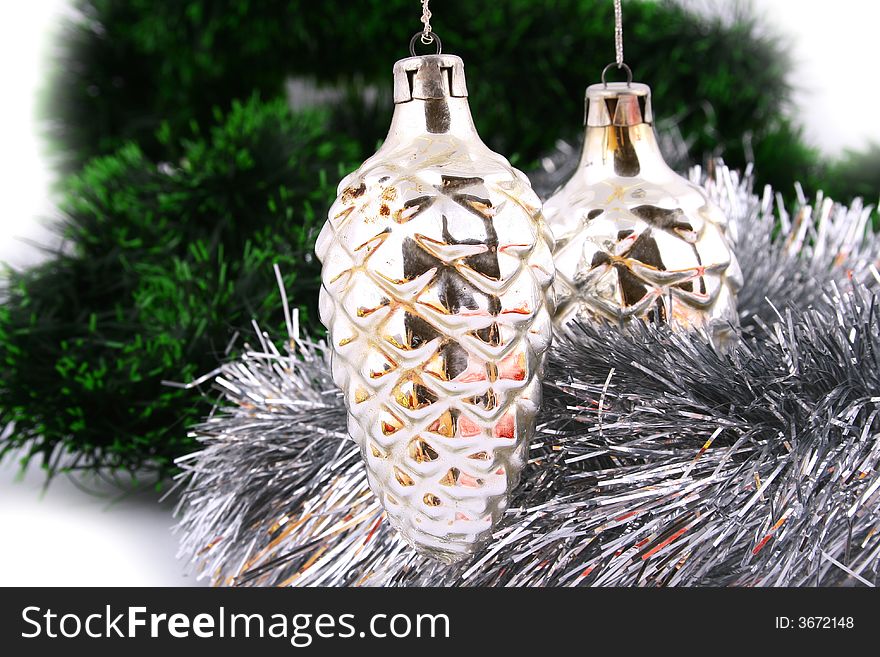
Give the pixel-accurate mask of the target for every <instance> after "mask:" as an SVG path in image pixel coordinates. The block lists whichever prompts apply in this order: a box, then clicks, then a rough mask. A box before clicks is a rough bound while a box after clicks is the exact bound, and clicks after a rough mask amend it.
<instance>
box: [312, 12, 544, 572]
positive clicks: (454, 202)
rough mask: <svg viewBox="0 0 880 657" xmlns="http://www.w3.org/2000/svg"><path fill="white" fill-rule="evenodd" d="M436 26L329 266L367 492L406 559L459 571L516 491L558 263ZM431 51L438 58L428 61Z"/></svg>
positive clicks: (327, 309)
mask: <svg viewBox="0 0 880 657" xmlns="http://www.w3.org/2000/svg"><path fill="white" fill-rule="evenodd" d="M425 5H427V3H424V5H423V6H425ZM429 25H430V24H429V23H428V22H427V21H426V28H427V31H426V32H422V33H418V34H416V35H415V36H414V37H413V39H412V42H411V44H410V50H411V54H413V55H414V56H412V57H409V58H407V59H403V60H400V61H398V62H397V63H396V64H395V65H394V101H395V106H394V115H393V118H392V122H391V127H390V129H389V133H388V137H387V139H386V140H385V142H384V144H383V145H382V147H381V148H380V149H379V151H378V152H377V153H376V154H375V155H373V156H372V157H370V158H369V159H368V160H367V161H366V162H364V163H363V164H362V165H361V167H360V168H359V169H358V170H357V171H355V172H354V173H352V174H350V175H349V176H347V177H346V178H345V179H344V180H343V181H342V182H341V183H340V185H339V196H338V198H337V200H336V202H335V203H334V205H333V206H332V208H331V209H330V212H329V217H328V220H327V222H326V224H325V225H324V227H323V229H322V231H321V234H320V235H319V237H318V241H317V244H316V247H315V250H316V252H317V255H318V258H319V259H320V260H321V263H322V288H321V294H320V314H321V321H322V322H323V323H324V324H325V326H326V327H327V329H328V332H329V342H330V346H331V349H332V373H333V379H334V382H335V383H336V384H337V385H338V386H339V387H340V388H341V389H342V391H343V394H344V399H345V403H346V408H347V411H348V431H349V434H350V435H351V437H352V438H353V439H354V441H355V442H356V443H357V444H358V446H359V448H360V452H361V456H362V458H363V460H364V463H365V466H366V471H367V476H368V480H369V484H370V488H371V489H372V491H373V493H374V494H375V495H376V497H377V498H378V499H379V501H380V502H381V504H382V506H383V508H384V509H385V511H386V515H387V518H388V520H389V521H390V523H391V524H392V525H393V526H394V527H395V528H396V529H397V530H398V531H399V533H400V534H401V535H402V536H403V537H404V538H405V539H406V541H407V542H408V543H409V544H410V545H412V546H413V547H414V548H416V549H417V550H418V551H420V552H422V553H424V554H427V555H429V556H431V557H434V558H436V559H439V560H441V561H445V562H449V563H451V562H455V561H459V560H461V559H464V558H466V557H467V556H468V555H470V554H472V553H473V552H475V551H476V550H477V549H478V548H479V546H480V545H481V543H483V542H484V541H486V540H487V539H489V538H490V536H491V533H492V529H493V527H494V526H495V525H496V523H497V522H498V521H499V520H500V518H501V516H502V515H503V514H504V511H505V510H506V508H507V504H508V499H509V496H510V493H511V491H512V490H513V488H514V487H515V486H516V485H517V483H518V480H519V474H520V470H521V469H522V466H523V464H524V462H525V459H526V452H527V449H528V442H529V440H530V438H531V436H532V435H533V433H534V428H535V415H536V413H537V410H538V407H539V405H540V401H541V385H540V379H541V373H542V368H543V362H544V355H545V352H546V351H547V348H548V346H549V344H550V340H551V336H552V313H553V303H552V297H551V296H550V295H551V291H550V288H551V285H552V280H553V260H552V255H551V249H552V237H551V236H550V232H549V230H548V229H547V228H546V226H545V224H544V222H543V218H542V215H541V210H540V208H541V204H540V201H539V200H538V198H537V196H536V195H535V193H534V192H533V191H532V189H531V186H530V185H529V181H528V179H527V178H526V176H525V175H524V174H523V173H521V172H520V171H518V170H516V169H514V168H513V167H511V166H510V163H509V162H508V161H507V160H506V159H505V158H504V157H502V156H501V155H499V154H497V153H494V152H493V151H491V150H490V149H489V148H488V147H487V146H486V145H485V144H484V143H483V142H482V140H481V139H480V137H479V135H478V134H477V131H476V128H475V127H474V124H473V120H472V118H471V113H470V108H469V106H468V101H467V87H466V84H465V77H464V65H463V63H462V61H461V59H459V58H458V57H455V56H453V55H446V54H441V53H440V50H441V47H440V41H439V38H438V37H437V36H436V33H434V32H432V31H430V28H429ZM420 37H421V41H422V42H423V43H427V44H430V43H434V45H435V47H436V50H437V53H436V54H432V55H424V56H415V45H416V42H417V40H418V39H419V38H420Z"/></svg>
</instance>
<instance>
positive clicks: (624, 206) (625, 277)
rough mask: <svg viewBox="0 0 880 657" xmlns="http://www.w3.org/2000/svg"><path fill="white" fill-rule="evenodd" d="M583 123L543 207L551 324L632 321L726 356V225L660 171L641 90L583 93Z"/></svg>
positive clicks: (625, 87)
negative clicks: (663, 328)
mask: <svg viewBox="0 0 880 657" xmlns="http://www.w3.org/2000/svg"><path fill="white" fill-rule="evenodd" d="M585 123H586V126H587V128H586V136H585V140H584V147H583V150H582V152H581V157H580V162H579V164H578V167H577V169H576V171H575V173H574V175H573V176H572V177H571V179H569V180H568V182H566V183H565V184H564V185H563V186H562V187H561V188H560V189H559V190H558V191H557V192H555V193H554V194H553V196H552V197H551V198H550V199H548V201H547V202H546V203H545V205H544V215H545V217H546V219H547V223H548V225H549V226H550V228H551V230H552V231H553V234H554V237H555V241H556V244H555V248H554V253H553V257H554V263H555V266H556V280H555V283H554V289H555V292H556V300H557V310H556V315H555V322H556V324H557V325H559V326H565V325H566V324H568V323H569V322H571V321H573V320H575V319H577V318H581V319H586V320H591V319H604V320H607V321H610V322H613V323H622V322H626V321H629V320H631V319H633V318H640V319H644V320H647V321H652V322H667V323H669V324H670V325H671V326H672V327H673V328H678V329H703V330H706V332H707V333H708V334H709V335H710V336H711V338H712V339H713V341H714V342H715V343H716V345H718V346H719V347H722V348H724V347H727V346H729V345H730V344H731V343H732V342H734V341H735V340H736V331H735V328H736V327H737V326H738V319H737V313H736V293H737V290H739V289H740V287H742V273H741V271H740V269H739V265H738V263H737V260H736V256H735V255H734V253H733V249H732V247H731V244H730V242H729V240H728V236H727V218H726V217H725V215H724V213H723V212H722V211H721V210H720V209H719V208H718V207H717V206H715V205H714V204H713V203H712V202H711V201H710V200H709V199H708V197H707V195H706V193H705V192H704V191H703V190H702V189H701V188H700V187H698V186H697V185H695V184H693V183H691V182H690V181H688V180H687V179H685V178H683V177H681V176H679V175H678V174H677V173H675V172H674V171H673V170H672V169H671V168H670V167H669V166H668V165H667V164H666V162H665V161H664V159H663V156H662V155H661V153H660V149H659V146H658V144H657V139H656V135H655V134H654V127H653V114H652V108H651V95H650V89H649V87H648V86H647V85H644V84H638V83H625V82H620V83H608V84H596V85H592V86H590V87H589V88H588V89H587V94H586V111H585Z"/></svg>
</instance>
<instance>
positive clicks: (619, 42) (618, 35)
mask: <svg viewBox="0 0 880 657" xmlns="http://www.w3.org/2000/svg"><path fill="white" fill-rule="evenodd" d="M620 2H621V0H614V54H615V55H616V57H617V60H616V61H617V68H623V10H622V9H621V7H620ZM424 4H425V9H426V10H427V7H428V2H427V0H425V3H424ZM428 16H429V17H430V16H431V14H430V12H429V13H428ZM422 20H424V18H423V19H422ZM428 31H429V32H430V31H431V28H430V26H429V27H428ZM423 38H424V37H423Z"/></svg>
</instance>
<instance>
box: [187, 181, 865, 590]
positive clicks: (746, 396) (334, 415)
mask: <svg viewBox="0 0 880 657" xmlns="http://www.w3.org/2000/svg"><path fill="white" fill-rule="evenodd" d="M691 175H692V176H693V177H694V178H695V179H697V180H702V183H703V184H704V185H705V186H706V188H707V189H708V190H709V192H710V194H711V195H712V197H713V199H714V200H715V201H716V202H717V203H718V204H719V205H721V206H722V208H723V209H725V210H726V211H727V213H728V214H729V216H730V217H731V218H732V220H733V224H734V227H735V234H736V236H737V253H738V256H739V259H740V262H741V265H742V269H743V271H744V273H745V287H744V289H743V291H742V293H741V295H740V301H739V307H740V313H741V318H742V323H743V337H742V340H741V341H740V344H739V346H738V347H737V348H736V349H735V350H734V351H733V352H732V353H730V354H727V355H724V354H720V353H718V352H716V351H715V350H714V349H713V348H712V346H711V345H710V344H709V342H708V341H707V340H706V339H705V338H703V337H701V336H700V335H698V334H694V335H684V334H676V333H672V332H670V331H668V330H665V329H664V328H662V327H659V328H658V327H654V326H646V325H642V324H637V325H633V326H631V327H630V328H629V329H628V330H626V331H620V330H619V329H616V328H611V327H604V326H595V325H579V326H576V327H575V328H574V329H573V330H572V331H571V332H570V333H569V334H567V335H565V336H560V337H559V339H557V341H556V344H555V346H554V350H553V353H552V354H551V357H550V361H549V363H548V368H547V372H546V382H545V386H544V387H545V391H544V395H545V407H544V410H543V415H542V421H541V424H540V427H539V433H538V436H537V438H536V440H535V441H534V442H533V444H532V446H531V459H530V462H529V465H528V467H527V468H526V471H525V472H524V475H523V481H522V483H521V485H520V487H519V489H518V490H517V491H516V493H515V495H514V498H513V500H512V502H511V506H510V509H509V511H508V513H507V515H506V517H505V519H504V521H503V522H502V523H501V525H500V526H499V529H498V531H497V532H496V534H495V536H494V540H493V541H491V542H490V543H489V544H488V545H487V546H486V547H485V548H484V549H483V550H482V551H481V552H479V553H478V554H476V555H475V556H474V557H473V558H472V559H471V560H470V561H466V562H463V563H461V564H458V565H455V566H452V567H450V566H447V565H444V564H440V563H437V562H434V561H431V560H430V559H427V558H425V557H421V556H419V555H417V554H415V553H414V552H413V551H412V550H411V549H410V548H409V547H407V546H406V544H405V543H403V541H401V540H400V539H399V538H398V537H397V536H396V535H395V534H394V532H393V531H392V530H391V529H390V527H389V525H388V523H387V522H386V521H385V520H384V518H383V515H382V511H381V509H380V507H379V505H378V503H377V502H376V500H375V499H374V498H373V496H372V493H371V492H370V490H369V487H368V485H367V482H366V476H365V473H364V468H363V465H362V464H361V460H360V456H359V454H358V450H357V448H356V447H355V445H354V443H353V442H352V441H351V440H349V439H348V436H347V434H346V429H345V426H346V424H345V409H344V406H343V403H342V399H341V396H340V395H339V393H338V392H337V390H336V388H335V386H334V385H333V382H332V380H331V378H330V374H329V367H328V362H327V351H326V348H325V346H324V345H323V344H322V343H314V342H310V341H308V340H305V339H300V338H299V337H298V335H297V334H298V331H297V328H296V326H295V317H291V316H290V314H289V313H288V311H287V308H285V309H284V312H285V316H286V317H288V318H290V321H289V324H288V332H289V334H290V339H289V341H288V342H287V344H285V345H284V346H283V347H282V348H280V349H279V348H278V347H276V346H275V344H274V343H273V341H272V340H271V337H270V336H269V335H267V334H266V333H264V332H261V331H260V330H259V328H257V327H255V328H256V333H257V336H258V338H257V339H258V342H257V343H256V344H253V345H251V346H248V347H247V349H246V351H245V353H244V355H243V356H241V357H240V358H239V359H238V360H235V361H233V362H229V363H227V364H224V365H222V366H221V367H220V368H219V369H218V370H217V372H214V373H212V374H211V375H210V376H208V377H205V378H204V379H203V381H207V380H209V379H213V381H214V384H215V386H216V387H217V388H218V389H219V390H220V391H221V401H220V402H219V404H218V406H217V408H216V409H215V412H214V414H213V415H212V416H211V417H209V418H208V419H207V420H206V421H205V422H204V423H203V424H202V425H201V426H199V427H198V428H197V429H196V431H195V434H194V435H195V436H196V437H197V438H198V439H199V441H200V442H202V443H203V445H204V447H203V449H202V450H201V451H199V452H196V453H194V454H191V455H189V456H187V457H184V458H182V459H180V461H179V465H180V466H181V468H182V469H183V474H182V475H181V477H180V480H179V487H180V489H181V490H182V497H181V502H180V507H179V509H178V512H179V516H180V525H179V531H180V533H181V537H182V541H181V546H182V547H181V553H182V555H183V556H184V557H186V558H187V559H188V560H189V561H190V563H191V564H192V566H193V568H194V569H196V570H197V571H198V572H199V573H200V574H202V575H203V576H205V577H209V578H210V579H211V581H213V582H214V583H216V584H220V585H246V586H248V585H250V586H253V585H295V586H303V585H330V586H349V585H383V586H413V585H416V586H420V585H456V586H461V585H465V586H474V585H476V586H487V585H489V586H496V585H504V586H590V585H593V586H605V585H618V586H630V585H647V586H656V585H752V586H782V585H789V586H798V585H874V584H876V583H877V581H878V579H880V573H878V569H880V531H878V529H880V463H878V461H880V309H878V305H877V298H876V290H877V289H878V284H880V272H878V268H877V267H878V262H880V260H878V259H880V238H878V237H877V235H876V234H875V233H873V232H872V231H871V230H870V225H869V224H870V215H871V208H869V207H863V206H862V205H861V204H860V203H855V204H854V205H853V206H851V207H849V208H847V207H843V206H841V205H839V204H834V203H832V202H831V201H830V200H829V199H823V198H821V197H820V198H818V199H817V200H816V202H815V204H812V205H811V204H809V203H808V202H807V201H806V199H804V198H803V197H801V198H800V199H799V202H798V203H797V206H796V209H795V211H793V212H791V213H789V212H787V211H786V207H785V205H784V203H783V202H782V199H781V198H780V197H778V196H777V195H774V194H773V193H772V192H771V191H770V190H769V189H768V190H765V192H764V193H763V194H762V195H755V194H754V193H753V192H752V181H751V176H750V175H749V174H748V172H747V173H746V175H745V176H744V177H743V178H740V177H739V176H738V175H737V174H736V173H735V172H733V171H730V170H728V169H727V168H725V167H724V166H722V165H720V164H717V165H714V166H713V167H712V169H711V170H710V171H709V172H708V175H707V176H704V175H703V174H702V172H700V171H699V170H694V171H692V174H691ZM548 178H549V177H548ZM548 182H549V181H548ZM542 191H544V192H546V191H548V189H547V187H546V186H545V187H544V189H543V190H542Z"/></svg>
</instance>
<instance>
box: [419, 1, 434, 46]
mask: <svg viewBox="0 0 880 657" xmlns="http://www.w3.org/2000/svg"><path fill="white" fill-rule="evenodd" d="M428 2H430V0H422V24H423V25H424V26H425V27H424V29H422V43H424V44H425V45H426V46H427V45H428V44H429V43H431V42H432V41H433V40H434V36H433V35H432V34H431V10H430V9H428Z"/></svg>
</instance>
